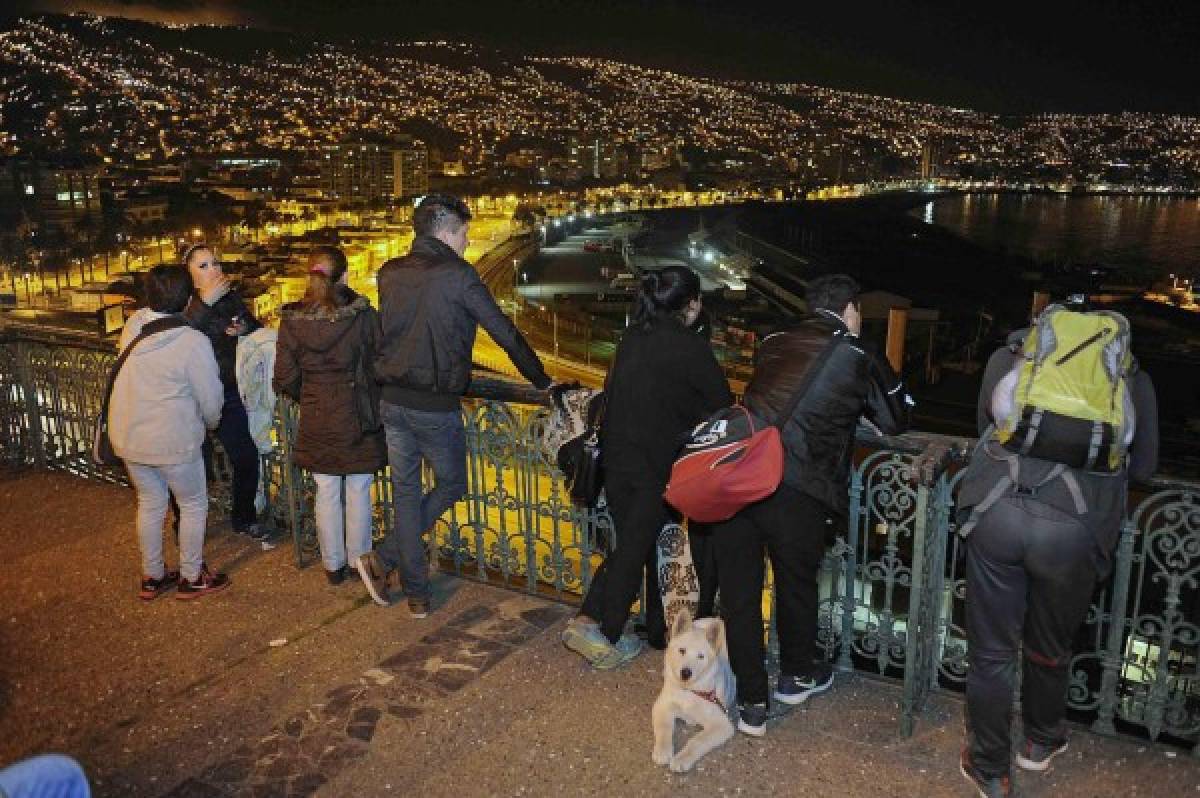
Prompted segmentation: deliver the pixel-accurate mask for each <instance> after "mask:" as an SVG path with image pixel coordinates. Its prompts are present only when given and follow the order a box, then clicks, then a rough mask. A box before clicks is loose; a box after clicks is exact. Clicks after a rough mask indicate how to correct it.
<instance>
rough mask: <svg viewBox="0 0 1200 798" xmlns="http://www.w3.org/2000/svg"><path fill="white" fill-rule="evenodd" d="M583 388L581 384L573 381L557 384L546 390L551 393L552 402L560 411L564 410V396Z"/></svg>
mask: <svg viewBox="0 0 1200 798" xmlns="http://www.w3.org/2000/svg"><path fill="white" fill-rule="evenodd" d="M582 387H583V386H582V385H580V384H579V381H578V380H573V381H572V382H556V383H554V384H552V385H551V386H550V387H549V388H547V389H546V390H547V392H549V394H550V401H551V402H552V403H553V404H554V406H555V407H556V408H557V409H559V410H564V409H565V408H564V405H563V395H564V394H566V392H567V391H578V390H579V389H580V388H582Z"/></svg>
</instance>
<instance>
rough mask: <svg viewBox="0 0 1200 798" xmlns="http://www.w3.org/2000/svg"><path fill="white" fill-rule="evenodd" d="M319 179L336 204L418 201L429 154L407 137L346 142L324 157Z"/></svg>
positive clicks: (425, 190)
mask: <svg viewBox="0 0 1200 798" xmlns="http://www.w3.org/2000/svg"><path fill="white" fill-rule="evenodd" d="M321 178H322V184H323V188H324V190H325V192H326V194H327V195H328V196H329V197H332V198H333V199H338V200H356V199H361V200H366V201H372V200H399V199H408V198H411V197H419V196H421V195H422V194H426V193H428V191H429V153H428V151H427V150H426V148H425V144H424V143H423V142H421V141H419V140H416V139H413V138H412V137H411V136H396V137H394V138H389V139H363V138H353V139H347V140H345V141H342V142H341V143H340V144H337V145H336V146H334V147H331V148H330V149H329V150H328V151H327V152H326V153H325V157H324V159H323V161H322V170H321Z"/></svg>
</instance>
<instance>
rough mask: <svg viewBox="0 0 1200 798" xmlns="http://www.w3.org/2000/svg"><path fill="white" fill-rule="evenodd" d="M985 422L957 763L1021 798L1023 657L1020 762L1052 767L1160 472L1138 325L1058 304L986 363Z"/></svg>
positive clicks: (962, 527)
mask: <svg viewBox="0 0 1200 798" xmlns="http://www.w3.org/2000/svg"><path fill="white" fill-rule="evenodd" d="M977 420H978V425H979V432H980V440H979V444H978V445H977V446H976V448H975V451H974V454H973V455H972V457H971V461H970V464H969V466H968V468H967V473H966V474H965V476H964V477H963V482H962V488H961V491H960V493H959V498H958V505H959V508H960V515H959V522H960V523H959V527H958V531H959V534H961V535H963V536H964V538H965V539H966V551H967V562H966V596H967V603H966V614H967V656H968V661H969V667H968V671H967V704H966V727H967V743H966V746H965V747H964V748H963V751H962V755H961V758H960V763H959V768H960V770H961V771H962V774H963V776H964V777H965V778H967V780H968V781H970V782H971V783H972V784H973V785H974V786H975V787H976V788H977V789H978V791H979V795H981V796H986V797H987V798H994V797H995V796H1006V795H1011V794H1013V787H1012V775H1011V757H1012V751H1011V750H1010V749H1011V738H1010V734H1009V713H1010V708H1011V706H1012V694H1013V688H1014V681H1015V678H1016V668H1017V664H1018V653H1019V652H1020V654H1021V655H1022V656H1021V658H1022V660H1023V662H1022V663H1021V664H1022V666H1023V670H1022V682H1021V699H1022V708H1023V712H1022V716H1023V723H1024V729H1023V731H1024V738H1023V742H1022V743H1021V745H1020V747H1019V749H1018V750H1017V752H1016V764H1017V765H1018V766H1019V767H1020V768H1022V769H1024V770H1028V771H1044V770H1046V769H1047V768H1048V767H1049V765H1050V761H1051V760H1052V759H1053V758H1054V757H1055V756H1057V755H1058V754H1060V753H1062V752H1063V751H1065V750H1066V748H1067V740H1066V729H1065V725H1064V722H1063V715H1064V712H1065V708H1066V693H1067V684H1068V679H1069V673H1068V666H1069V664H1070V661H1071V654H1072V652H1071V642H1072V640H1073V638H1074V636H1075V632H1076V631H1077V630H1078V629H1079V626H1080V624H1082V623H1083V621H1084V618H1085V616H1086V614H1087V610H1088V606H1089V605H1090V603H1091V599H1092V593H1093V590H1094V588H1095V585H1096V583H1097V582H1098V581H1100V580H1103V579H1105V578H1106V577H1107V576H1108V573H1109V571H1110V570H1111V562H1112V552H1113V549H1114V547H1115V546H1116V541H1117V535H1118V532H1119V529H1120V524H1121V518H1122V515H1123V513H1124V510H1125V495H1126V488H1127V486H1128V483H1129V481H1130V480H1131V479H1132V480H1134V481H1138V480H1144V479H1146V478H1147V477H1149V476H1150V475H1151V474H1153V473H1154V470H1155V468H1156V467H1157V465H1158V406H1157V400H1156V398H1155V393H1154V385H1153V383H1152V382H1151V381H1150V378H1149V377H1148V376H1147V375H1146V373H1145V372H1143V371H1140V370H1139V369H1138V368H1137V362H1136V360H1135V359H1134V358H1133V355H1132V353H1131V351H1130V334H1129V325H1128V322H1126V321H1125V319H1124V318H1123V317H1122V316H1120V315H1119V314H1117V313H1112V312H1108V311H1093V312H1088V309H1087V307H1086V305H1084V304H1083V303H1082V302H1076V304H1073V305H1051V306H1049V307H1048V308H1046V309H1045V310H1044V311H1042V313H1041V314H1040V315H1039V316H1038V317H1037V318H1036V319H1035V320H1034V322H1033V324H1032V325H1031V326H1030V327H1029V328H1026V329H1023V330H1019V331H1017V332H1015V333H1013V334H1012V335H1011V336H1009V338H1008V342H1007V344H1006V345H1005V346H1003V347H1001V348H1000V349H998V350H997V351H996V352H995V353H994V354H993V355H992V356H991V359H990V360H989V361H988V364H987V368H986V370H985V372H984V376H983V384H982V386H981V389H980V392H979V404H978V411H977Z"/></svg>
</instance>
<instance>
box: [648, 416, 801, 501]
mask: <svg viewBox="0 0 1200 798" xmlns="http://www.w3.org/2000/svg"><path fill="white" fill-rule="evenodd" d="M782 478H783V442H782V441H781V440H780V438H779V428H778V427H775V426H772V425H769V424H764V423H763V422H762V421H758V420H756V419H755V418H754V416H753V414H751V413H750V411H749V410H747V409H746V408H744V407H742V406H741V405H734V406H733V407H726V408H724V409H722V410H720V411H718V412H717V413H716V414H715V415H714V416H712V417H711V418H709V419H708V420H707V421H705V422H704V423H703V424H701V425H699V426H698V427H696V429H694V430H693V431H692V435H691V439H690V440H689V441H688V443H687V444H686V445H685V446H684V448H683V452H682V453H681V454H680V455H679V457H678V458H677V459H676V460H675V465H674V466H672V467H671V479H670V481H669V482H668V483H667V490H666V493H665V494H663V495H664V497H665V498H666V500H667V502H668V503H669V504H670V505H671V506H672V507H674V508H675V509H677V510H679V512H681V513H683V514H684V515H686V516H687V517H688V518H690V519H692V520H695V521H702V522H711V521H724V520H726V519H728V518H730V517H732V516H733V514H734V513H736V512H737V511H738V510H740V509H742V508H743V507H745V506H746V505H747V504H751V503H753V502H756V501H758V500H759V499H765V498H766V497H768V496H770V495H771V494H772V493H774V492H775V489H776V488H778V487H779V480H781V479H782Z"/></svg>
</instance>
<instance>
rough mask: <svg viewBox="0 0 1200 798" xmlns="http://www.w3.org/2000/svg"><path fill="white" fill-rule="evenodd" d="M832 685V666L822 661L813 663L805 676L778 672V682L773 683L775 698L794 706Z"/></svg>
mask: <svg viewBox="0 0 1200 798" xmlns="http://www.w3.org/2000/svg"><path fill="white" fill-rule="evenodd" d="M832 686H833V668H831V667H830V666H829V665H827V664H824V663H820V664H816V663H814V664H813V666H812V670H811V671H810V672H809V673H808V674H807V675H805V676H789V675H788V674H786V673H781V674H779V684H777V685H775V700H776V701H781V702H783V703H784V704H788V705H790V706H796V705H797V704H803V703H804V702H805V701H807V700H808V699H809V698H811V697H812V696H814V695H816V694H817V693H823V692H825V691H826V690H828V689H829V688H830V687H832Z"/></svg>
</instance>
